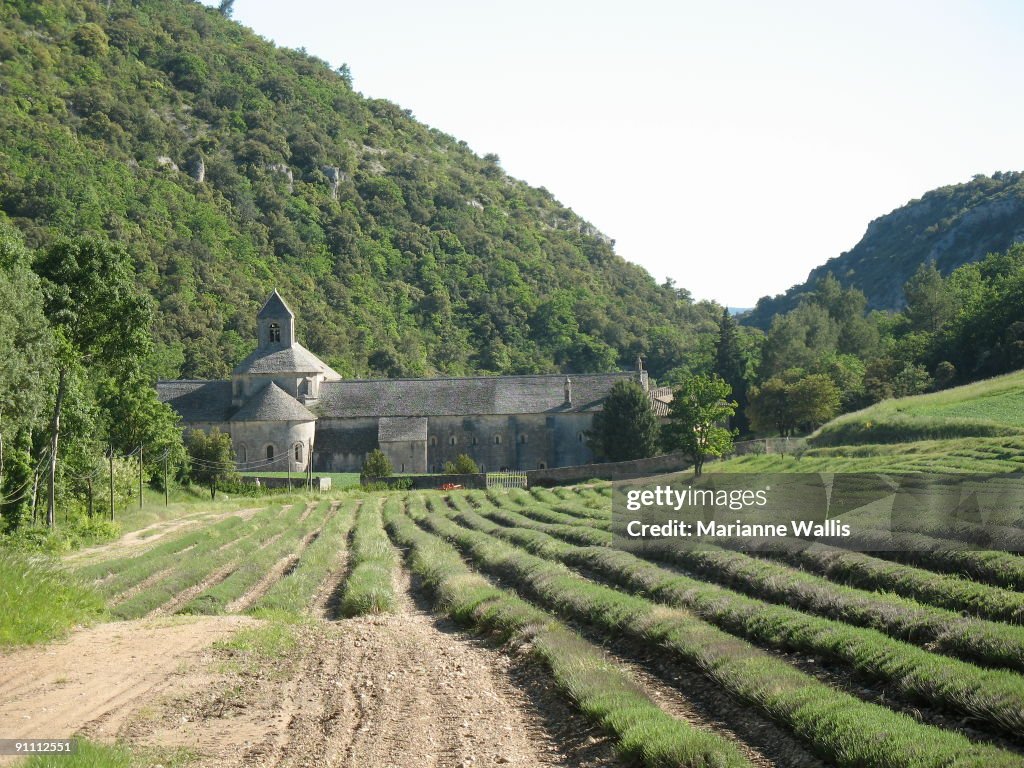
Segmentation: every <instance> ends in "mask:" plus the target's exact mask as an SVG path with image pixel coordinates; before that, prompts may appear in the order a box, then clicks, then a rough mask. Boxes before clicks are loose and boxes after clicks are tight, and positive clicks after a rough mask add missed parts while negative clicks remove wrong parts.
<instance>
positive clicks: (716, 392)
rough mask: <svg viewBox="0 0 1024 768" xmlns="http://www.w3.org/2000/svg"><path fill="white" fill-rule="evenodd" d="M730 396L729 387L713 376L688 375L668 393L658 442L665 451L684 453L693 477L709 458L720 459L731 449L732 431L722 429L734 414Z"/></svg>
mask: <svg viewBox="0 0 1024 768" xmlns="http://www.w3.org/2000/svg"><path fill="white" fill-rule="evenodd" d="M731 394H732V387H730V386H729V383H728V382H727V381H725V380H724V379H722V378H721V377H719V376H718V375H716V374H712V375H711V376H702V375H696V376H689V377H687V378H686V379H684V380H683V381H682V382H681V383H680V384H679V386H677V387H676V388H675V389H674V390H673V392H672V404H671V405H670V406H669V414H668V419H669V420H668V423H667V424H666V425H665V426H664V427H663V428H662V443H663V445H664V446H665V448H666V449H668V450H677V451H683V452H684V453H686V454H688V455H689V456H690V458H691V459H692V460H693V471H694V474H695V475H700V474H701V473H702V472H703V471H704V462H705V461H706V460H707V458H708V457H709V456H722V455H723V454H725V453H728V452H729V451H730V450H731V449H732V441H733V437H734V436H735V434H736V432H735V430H730V429H727V428H726V427H724V426H723V424H726V423H728V421H729V418H730V417H731V416H732V415H733V414H734V413H735V412H736V401H735V400H730V399H729V396H730V395H731Z"/></svg>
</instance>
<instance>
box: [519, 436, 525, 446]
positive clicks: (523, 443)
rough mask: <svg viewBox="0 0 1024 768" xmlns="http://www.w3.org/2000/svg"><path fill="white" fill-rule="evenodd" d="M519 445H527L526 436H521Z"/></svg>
mask: <svg viewBox="0 0 1024 768" xmlns="http://www.w3.org/2000/svg"><path fill="white" fill-rule="evenodd" d="M519 443H520V445H526V435H520V436H519Z"/></svg>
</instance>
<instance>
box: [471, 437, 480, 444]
mask: <svg viewBox="0 0 1024 768" xmlns="http://www.w3.org/2000/svg"><path fill="white" fill-rule="evenodd" d="M478 442H480V441H479V440H477V439H476V436H474V437H473V445H476V444H477V443H478Z"/></svg>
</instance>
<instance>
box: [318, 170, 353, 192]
mask: <svg viewBox="0 0 1024 768" xmlns="http://www.w3.org/2000/svg"><path fill="white" fill-rule="evenodd" d="M320 170H321V171H323V174H324V176H326V177H327V180H328V181H329V182H330V183H331V197H333V198H334V199H335V200H337V199H338V191H339V190H340V189H341V182H343V181H348V174H347V173H345V172H344V171H343V170H341V168H339V167H338V166H336V165H323V166H321V167H320Z"/></svg>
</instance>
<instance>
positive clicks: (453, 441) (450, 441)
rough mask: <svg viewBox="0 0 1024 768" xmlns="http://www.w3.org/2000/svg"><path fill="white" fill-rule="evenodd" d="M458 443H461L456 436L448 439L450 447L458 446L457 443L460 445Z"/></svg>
mask: <svg viewBox="0 0 1024 768" xmlns="http://www.w3.org/2000/svg"><path fill="white" fill-rule="evenodd" d="M458 442H459V441H458V439H457V438H456V437H455V435H452V436H451V437H449V438H448V445H455V444H456V443H458Z"/></svg>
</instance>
